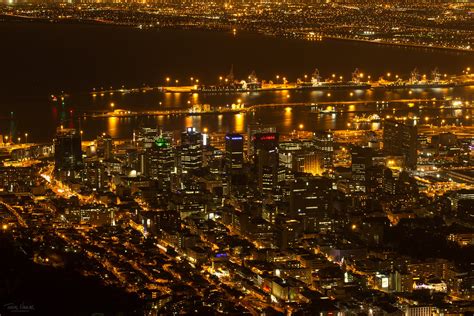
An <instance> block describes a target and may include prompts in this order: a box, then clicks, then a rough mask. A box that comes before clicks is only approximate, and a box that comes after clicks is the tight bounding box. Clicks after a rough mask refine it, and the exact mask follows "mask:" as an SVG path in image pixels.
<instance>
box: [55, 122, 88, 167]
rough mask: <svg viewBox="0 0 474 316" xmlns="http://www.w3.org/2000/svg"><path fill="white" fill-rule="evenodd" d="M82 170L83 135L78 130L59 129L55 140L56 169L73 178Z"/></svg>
mask: <svg viewBox="0 0 474 316" xmlns="http://www.w3.org/2000/svg"><path fill="white" fill-rule="evenodd" d="M81 168H82V147H81V134H80V133H79V131H78V130H76V129H65V128H59V129H58V130H57V133H56V138H55V139H54V169H55V171H56V172H59V173H63V172H66V173H67V174H65V175H66V176H71V175H72V174H73V173H74V171H77V170H79V169H81Z"/></svg>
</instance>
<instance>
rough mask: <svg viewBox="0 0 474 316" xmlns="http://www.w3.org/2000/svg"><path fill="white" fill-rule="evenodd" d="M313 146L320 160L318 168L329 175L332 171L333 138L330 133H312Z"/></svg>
mask: <svg viewBox="0 0 474 316" xmlns="http://www.w3.org/2000/svg"><path fill="white" fill-rule="evenodd" d="M313 144H314V147H315V149H316V153H317V155H318V157H319V159H320V162H321V164H320V167H321V168H322V169H324V171H325V172H327V173H329V172H330V171H331V170H332V169H333V157H334V136H333V133H332V132H324V131H318V132H315V133H314V136H313Z"/></svg>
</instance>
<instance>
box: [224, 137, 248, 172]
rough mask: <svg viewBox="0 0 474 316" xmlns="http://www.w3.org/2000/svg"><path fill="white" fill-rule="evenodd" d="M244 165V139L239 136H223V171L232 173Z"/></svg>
mask: <svg viewBox="0 0 474 316" xmlns="http://www.w3.org/2000/svg"><path fill="white" fill-rule="evenodd" d="M243 164H244V137H243V136H242V135H240V134H227V135H225V171H226V172H227V173H233V172H235V171H239V170H241V169H242V167H243Z"/></svg>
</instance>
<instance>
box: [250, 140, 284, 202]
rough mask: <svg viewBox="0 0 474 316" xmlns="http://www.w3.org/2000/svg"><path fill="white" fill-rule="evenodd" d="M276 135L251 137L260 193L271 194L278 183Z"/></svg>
mask: <svg viewBox="0 0 474 316" xmlns="http://www.w3.org/2000/svg"><path fill="white" fill-rule="evenodd" d="M278 140H279V135H278V133H258V134H255V135H253V140H252V141H253V148H254V149H253V153H254V162H255V164H256V166H257V175H258V188H259V190H260V192H265V193H271V192H272V191H273V190H274V189H275V187H276V185H277V183H278V169H279V155H278Z"/></svg>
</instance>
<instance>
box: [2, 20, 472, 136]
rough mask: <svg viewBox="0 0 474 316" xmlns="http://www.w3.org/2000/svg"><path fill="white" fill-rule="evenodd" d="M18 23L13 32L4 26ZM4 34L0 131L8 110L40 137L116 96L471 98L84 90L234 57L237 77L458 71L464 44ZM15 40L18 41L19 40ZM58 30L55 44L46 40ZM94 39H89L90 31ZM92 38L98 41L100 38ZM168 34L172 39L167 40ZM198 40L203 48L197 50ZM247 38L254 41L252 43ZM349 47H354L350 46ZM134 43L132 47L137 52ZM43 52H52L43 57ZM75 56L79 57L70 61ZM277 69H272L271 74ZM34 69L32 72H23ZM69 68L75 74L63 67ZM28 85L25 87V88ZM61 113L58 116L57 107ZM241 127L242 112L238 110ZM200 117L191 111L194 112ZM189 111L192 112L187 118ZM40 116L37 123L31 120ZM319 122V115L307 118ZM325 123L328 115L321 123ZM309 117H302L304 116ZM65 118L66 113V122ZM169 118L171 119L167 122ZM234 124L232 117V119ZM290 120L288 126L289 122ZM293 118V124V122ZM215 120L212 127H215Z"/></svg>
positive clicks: (162, 101) (130, 105)
mask: <svg viewBox="0 0 474 316" xmlns="http://www.w3.org/2000/svg"><path fill="white" fill-rule="evenodd" d="M14 27H16V29H15V30H16V32H14V33H15V34H16V35H15V36H16V37H15V38H14V37H12V36H11V34H13V33H12V32H10V31H9V30H11V29H12V28H14ZM38 30H40V31H44V33H45V35H44V36H45V37H44V38H42V39H41V41H39V40H37V37H36V35H35V34H37V31H38ZM0 32H1V34H2V39H3V41H4V42H3V43H4V44H5V47H10V49H9V50H8V51H6V50H5V51H2V52H1V53H0V57H1V59H2V60H5V61H7V60H8V63H5V69H4V70H3V71H6V72H7V73H11V74H12V76H10V77H9V78H5V77H3V78H4V79H1V85H0V91H1V93H2V99H1V100H0V105H1V106H2V107H1V108H2V110H3V111H2V113H1V116H2V117H3V118H4V119H3V120H1V121H0V130H1V131H3V132H4V131H5V130H8V128H9V124H10V123H9V120H8V119H9V116H10V111H14V117H15V121H16V124H17V125H16V128H17V130H18V131H20V132H22V131H24V132H29V133H30V135H31V136H30V139H31V140H36V141H46V140H48V139H50V137H51V136H52V135H54V133H55V128H56V126H58V125H59V124H60V122H61V117H62V116H69V115H70V114H69V111H71V110H72V111H73V112H74V113H79V112H82V111H87V110H102V109H107V108H109V107H110V103H111V102H114V103H115V104H116V108H123V109H127V110H157V109H161V108H163V109H165V108H174V107H186V106H188V102H189V105H192V104H206V103H208V104H210V105H211V106H225V105H227V104H229V105H230V104H232V103H236V102H237V101H238V100H239V99H240V100H241V102H242V103H244V104H246V105H254V104H267V103H282V102H292V103H299V102H308V103H317V102H322V101H342V100H346V101H350V100H368V101H372V100H379V101H382V100H395V99H408V98H419V99H429V98H437V99H443V98H446V99H451V98H453V99H454V98H462V99H464V100H470V99H471V98H472V91H473V90H472V88H469V87H464V88H446V89H440V88H436V89H413V91H411V92H410V91H408V90H390V91H385V90H355V91H330V92H326V91H291V92H289V91H285V90H282V91H275V92H258V93H238V94H224V95H211V94H209V95H192V94H189V93H177V94H163V93H158V92H149V93H141V92H140V93H130V94H124V95H122V94H117V93H116V94H114V95H112V96H110V95H104V96H103V97H101V96H100V95H98V96H97V97H96V98H93V97H92V96H91V95H89V94H88V92H89V91H91V90H92V88H94V87H95V88H97V89H100V87H110V86H113V87H121V86H122V85H125V86H126V87H140V86H142V85H143V84H146V85H150V86H158V85H165V84H166V78H167V77H169V78H170V81H173V82H175V81H176V80H179V84H183V85H184V84H188V82H189V81H190V80H191V77H193V79H194V80H196V79H199V80H200V82H204V83H214V82H216V81H218V76H219V75H226V74H227V73H228V72H229V69H230V66H231V65H233V66H234V73H235V77H236V78H242V77H245V76H246V75H248V74H249V73H251V72H252V70H255V71H256V73H257V75H258V77H259V78H266V79H267V80H269V79H270V78H274V80H275V81H277V79H276V76H277V75H278V76H280V78H283V77H287V78H288V79H289V80H291V81H295V80H296V78H299V77H302V76H303V75H304V74H305V73H307V74H308V75H310V73H311V72H312V70H314V68H316V67H317V68H319V70H320V72H321V75H322V76H324V77H327V76H330V75H331V74H332V73H335V74H337V76H344V77H345V78H349V76H350V75H351V72H352V71H353V70H354V69H355V68H359V69H360V70H361V71H363V72H364V73H365V74H371V75H372V78H374V79H375V78H377V79H378V77H379V76H382V75H383V74H386V73H387V72H392V73H393V75H395V74H399V75H400V76H401V77H404V78H407V77H408V76H409V73H410V72H411V71H412V70H413V69H414V68H415V67H418V69H419V70H420V73H427V74H429V73H430V71H431V70H433V69H434V68H436V67H438V68H439V70H440V72H441V73H450V74H460V73H461V71H462V70H463V69H465V68H466V67H467V66H469V65H470V64H472V61H473V56H472V54H471V53H467V52H466V53H461V52H453V51H439V50H429V49H421V48H400V47H391V46H377V45H369V44H364V43H356V42H340V41H333V40H324V41H322V42H307V41H302V40H296V39H284V40H281V39H278V38H272V37H270V38H269V37H263V36H261V35H252V34H245V33H241V34H239V35H238V36H234V35H232V34H228V33H219V32H216V33H210V32H205V31H176V30H168V31H165V30H163V31H155V30H150V31H138V30H136V29H128V28H119V27H104V26H89V25H62V26H61V27H58V26H55V25H48V24H35V23H33V24H14V23H11V24H9V23H4V24H2V25H1V26H0ZM20 39H21V40H20ZM58 39H61V41H62V44H61V45H62V46H61V47H60V48H58V47H56V46H55V45H54V43H55V41H56V40H58ZM96 39H97V40H96ZM99 39H100V40H99ZM123 39H127V40H128V41H129V45H127V47H134V49H133V50H131V49H123V47H122V46H121V45H122V44H121V43H122V40H123ZM92 42H93V43H94V46H93V47H94V51H95V52H96V53H95V54H93V55H91V54H90V49H91V47H92V46H91V43H92ZM19 43H29V44H28V45H33V46H35V47H37V50H36V54H30V52H29V50H28V49H27V48H26V47H23V46H22V45H23V44H19ZM170 43H172V45H171V44H170ZM196 47H206V49H204V50H199V49H195V48H196ZM251 47H258V49H257V50H251V53H250V48H251ZM354 50H357V52H358V53H357V54H352V53H351V52H353V51H354ZM138 52H140V53H138ZM43 60H54V61H55V62H54V66H52V64H51V63H45V62H42V61H43ZM78 60H81V61H80V62H78ZM277 72H278V73H277ZM35 73H41V78H40V77H33V76H31V74H35ZM71 74H73V75H71ZM280 80H281V79H280ZM25 87H27V88H28V89H27V91H26V90H25ZM61 90H63V91H64V92H65V93H69V94H70V95H71V96H70V98H67V99H66V104H65V107H64V110H63V109H62V107H61V106H60V105H59V106H58V104H55V103H53V102H51V101H50V100H49V97H48V96H49V95H50V94H52V93H53V94H57V93H60V91H61ZM63 111H64V112H65V113H64V115H63V113H62V112H63ZM298 113H299V110H297V111H295V112H294V114H293V117H294V118H293V119H292V121H291V122H292V123H291V124H290V121H289V120H284V122H286V123H285V124H286V125H285V124H283V125H282V123H280V120H279V118H281V113H280V112H279V111H273V110H268V111H267V110H264V111H262V112H261V111H258V112H257V113H256V114H255V117H253V118H252V119H261V120H263V121H268V122H270V123H277V124H278V126H279V128H281V129H282V131H287V130H291V129H294V128H295V127H296V126H297V125H298V124H300V121H302V120H309V117H311V116H305V115H304V114H303V115H302V119H300V118H299V117H298V115H299V114H298ZM243 116H244V118H242V120H243V126H244V128H245V124H247V122H248V120H249V118H248V117H246V115H243ZM197 119H198V118H194V120H197ZM182 120H183V118H174V119H166V118H163V121H162V122H163V125H165V126H166V127H167V128H172V129H182V128H183V127H184V126H185V125H186V124H187V123H186V121H182ZM188 120H190V118H188ZM200 120H201V122H202V124H203V125H208V126H209V128H215V129H218V130H224V129H225V130H227V129H231V128H232V127H233V123H234V122H235V121H236V119H235V118H234V117H232V116H227V115H224V117H222V118H218V117H206V118H200ZM38 121H40V122H42V124H37V122H38ZM315 122H317V124H316V123H315ZM325 122H326V123H325ZM142 123H150V124H153V125H155V124H156V123H158V124H161V123H160V122H157V121H156V120H155V119H152V120H150V121H145V122H144V121H143V120H140V122H129V123H124V122H122V120H118V122H117V123H116V124H115V128H114V129H115V131H116V133H117V134H116V135H122V136H124V135H126V134H127V133H128V132H129V131H130V130H131V129H133V127H134V126H135V125H136V124H142ZM306 123H307V124H309V123H310V122H309V121H308V122H306ZM67 124H69V122H66V125H67ZM175 124H176V125H175ZM239 124H240V123H239ZM288 124H289V125H288ZM292 124H295V125H292ZM346 124H347V121H346V120H345V119H344V118H343V117H338V118H336V119H335V120H333V119H332V118H327V117H323V116H321V118H320V119H318V120H313V121H312V122H311V124H309V125H308V126H310V125H311V126H313V125H314V126H316V125H317V126H318V127H317V128H319V126H320V127H321V129H322V128H334V127H335V126H336V127H342V126H345V125H346ZM84 126H87V127H88V131H87V130H86V131H85V133H86V134H85V138H86V139H87V138H92V137H94V136H95V135H96V134H97V133H100V132H102V131H107V130H108V129H107V126H108V123H107V122H101V121H97V120H96V121H94V122H85V123H84ZM219 126H221V127H220V128H218V127H219Z"/></svg>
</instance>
